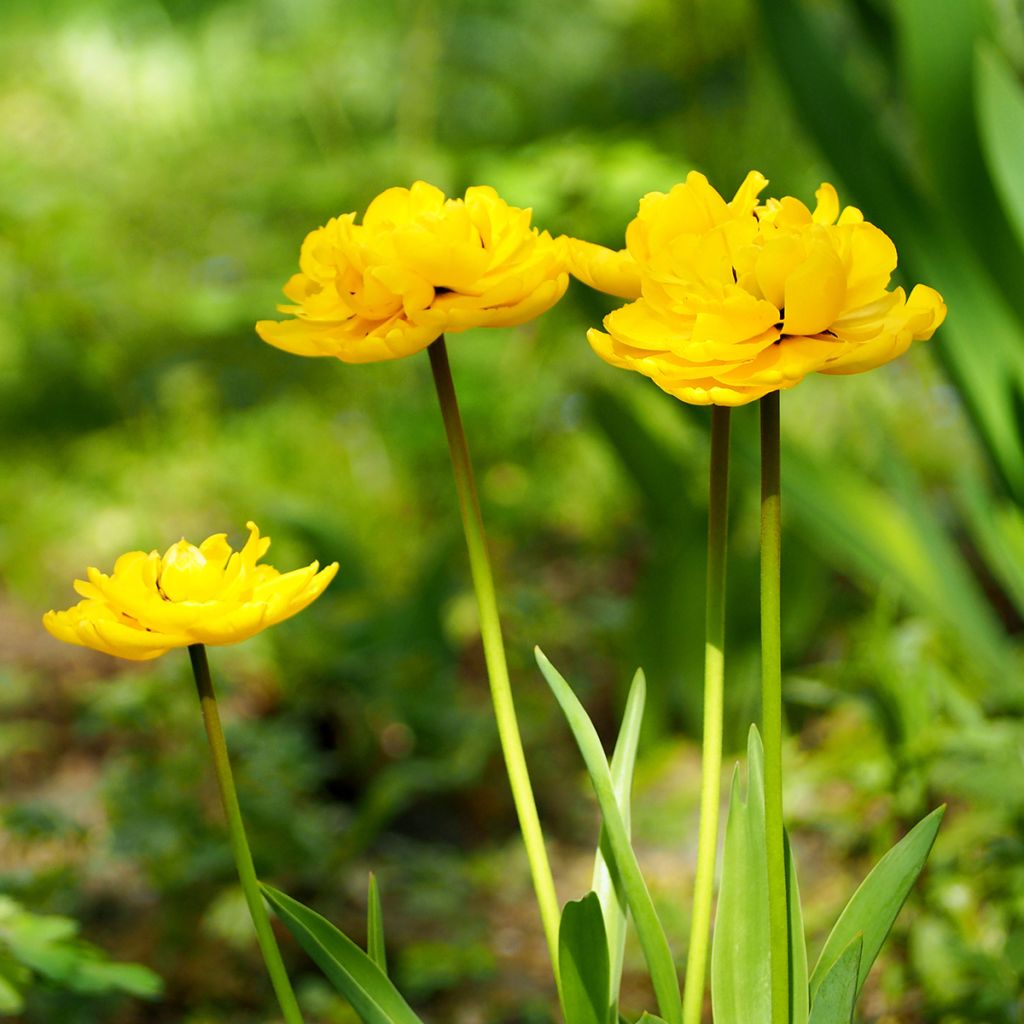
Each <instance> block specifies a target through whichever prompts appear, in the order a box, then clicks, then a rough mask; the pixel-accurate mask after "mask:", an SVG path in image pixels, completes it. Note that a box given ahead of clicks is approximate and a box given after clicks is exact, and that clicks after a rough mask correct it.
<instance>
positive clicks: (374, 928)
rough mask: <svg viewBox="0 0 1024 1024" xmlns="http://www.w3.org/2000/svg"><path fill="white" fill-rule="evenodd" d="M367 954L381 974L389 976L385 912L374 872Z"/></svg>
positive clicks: (369, 898)
mask: <svg viewBox="0 0 1024 1024" xmlns="http://www.w3.org/2000/svg"><path fill="white" fill-rule="evenodd" d="M366 952H367V954H368V955H369V957H370V959H371V960H372V961H373V962H374V963H375V964H376V965H377V966H378V967H379V968H380V969H381V972H382V973H383V974H387V973H388V958H387V953H386V952H385V950H384V912H383V910H382V909H381V905H380V888H379V886H378V885H377V876H376V875H375V874H374V873H373V872H372V871H371V872H370V883H369V886H368V888H367V894H366Z"/></svg>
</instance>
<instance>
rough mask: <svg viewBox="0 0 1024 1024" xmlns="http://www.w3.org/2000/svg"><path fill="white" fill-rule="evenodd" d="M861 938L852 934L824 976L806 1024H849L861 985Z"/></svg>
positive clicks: (862, 942) (862, 943)
mask: <svg viewBox="0 0 1024 1024" xmlns="http://www.w3.org/2000/svg"><path fill="white" fill-rule="evenodd" d="M863 945H864V940H863V937H862V936H860V935H855V936H854V937H853V938H852V939H851V940H850V942H849V944H848V945H847V947H846V949H844V950H843V952H842V953H841V954H840V955H839V959H838V960H837V961H836V962H835V963H834V964H833V965H832V968H831V970H829V972H828V974H826V975H825V977H824V979H823V980H822V982H821V987H820V988H819V989H818V994H817V995H816V996H815V997H814V1004H813V1005H812V1006H811V1019H810V1022H809V1024H850V1022H851V1021H852V1020H853V1007H854V1004H855V1003H856V1002H857V992H858V991H859V988H860V985H859V981H858V978H859V977H860V963H861V953H862V949H863Z"/></svg>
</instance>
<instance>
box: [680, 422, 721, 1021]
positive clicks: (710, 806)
mask: <svg viewBox="0 0 1024 1024" xmlns="http://www.w3.org/2000/svg"><path fill="white" fill-rule="evenodd" d="M728 522H729V408H728V407H727V406H719V405H716V406H714V407H713V408H712V411H711V474H710V484H709V488H708V569H707V571H708V577H707V597H706V604H705V609H706V610H705V616H706V618H705V626H704V737H703V745H702V749H703V763H702V765H701V790H700V832H699V835H698V839H697V876H696V878H695V880H694V885H693V917H692V919H691V923H690V948H689V951H688V953H687V956H686V984H685V986H684V989H683V1024H700V1020H701V1011H702V1010H703V1007H704V979H705V974H706V971H707V962H708V942H709V938H710V930H711V897H712V892H713V890H714V884H715V859H716V855H717V853H718V814H719V808H720V806H721V794H720V790H721V780H722V708H723V680H724V670H725V552H726V536H727V534H728Z"/></svg>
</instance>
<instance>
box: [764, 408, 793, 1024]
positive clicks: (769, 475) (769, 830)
mask: <svg viewBox="0 0 1024 1024" xmlns="http://www.w3.org/2000/svg"><path fill="white" fill-rule="evenodd" d="M760 405H761V734H762V738H763V739H764V821H765V838H766V843H767V846H768V918H769V926H770V935H771V981H772V987H771V992H772V1024H789V936H788V912H787V908H786V854H785V843H784V839H783V827H782V636H781V611H780V594H779V592H780V588H781V575H780V568H781V556H782V532H781V521H780V494H781V487H780V462H781V459H780V444H779V393H778V391H773V392H772V393H771V394H769V395H765V397H764V398H762V399H761V403H760Z"/></svg>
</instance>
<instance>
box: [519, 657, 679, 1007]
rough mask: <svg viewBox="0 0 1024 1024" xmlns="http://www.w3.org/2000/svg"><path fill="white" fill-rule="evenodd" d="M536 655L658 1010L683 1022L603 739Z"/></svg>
mask: <svg viewBox="0 0 1024 1024" xmlns="http://www.w3.org/2000/svg"><path fill="white" fill-rule="evenodd" d="M534 654H535V655H536V658H537V664H538V665H539V666H540V670H541V672H542V673H543V674H544V678H545V679H546V680H547V683H548V686H550V687H551V692H552V693H553V694H554V695H555V699H556V700H557V701H558V703H559V704H560V705H561V708H562V712H563V713H564V714H565V719H566V721H567V722H568V724H569V728H570V730H571V731H572V734H573V737H574V738H575V740H576V745H577V746H578V747H579V750H580V753H581V754H582V755H583V761H584V763H585V764H586V767H587V773H588V774H589V776H590V782H591V784H592V785H593V787H594V794H595V795H596V797H597V802H598V805H599V807H600V808H601V819H602V823H603V825H604V828H605V830H606V831H607V835H608V849H609V851H610V853H611V855H612V860H613V862H614V865H615V868H616V871H617V873H618V875H619V877H620V878H621V879H622V887H623V889H624V891H625V893H626V899H627V901H628V903H629V909H630V911H631V913H632V914H633V922H634V924H635V925H636V930H637V935H638V937H639V939H640V945H641V947H642V948H643V951H644V957H645V959H646V960H647V968H648V970H649V971H650V973H651V984H652V985H653V986H654V992H655V995H656V996H657V999H658V1008H659V1009H660V1010H661V1012H662V1014H663V1015H664V1016H665V1019H666V1020H667V1021H668V1024H679V1022H680V1021H681V1019H682V1004H681V1001H680V998H679V982H678V980H677V978H676V968H675V963H674V962H673V959H672V951H671V950H670V949H669V945H668V940H667V939H666V938H665V932H664V930H663V929H662V927H661V922H660V921H659V920H658V915H657V912H656V911H655V909H654V904H653V903H652V901H651V894H650V892H648V890H647V883H646V882H645V881H644V877H643V874H642V873H641V871H640V865H639V864H638V863H637V860H636V854H635V853H634V852H633V847H632V846H631V845H630V842H629V836H628V835H627V834H626V828H625V825H624V824H623V821H622V816H621V814H620V813H619V808H618V805H617V803H616V802H615V788H614V785H613V783H612V777H611V772H610V771H609V770H608V761H607V759H606V758H605V755H604V751H603V750H602V748H601V740H600V738H599V737H598V735H597V730H596V729H595V728H594V725H593V723H592V722H591V721H590V718H589V717H588V716H587V713H586V711H585V710H584V709H583V705H582V704H580V702H579V700H578V699H577V698H576V695H575V694H574V693H573V692H572V690H571V688H570V687H569V684H568V683H567V682H566V681H565V680H564V679H563V678H562V676H561V675H559V673H558V671H557V670H556V669H555V667H554V666H553V665H552V664H551V662H550V661H548V659H547V658H546V657H545V656H544V653H543V651H541V649H540V648H539V647H535V648H534Z"/></svg>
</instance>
